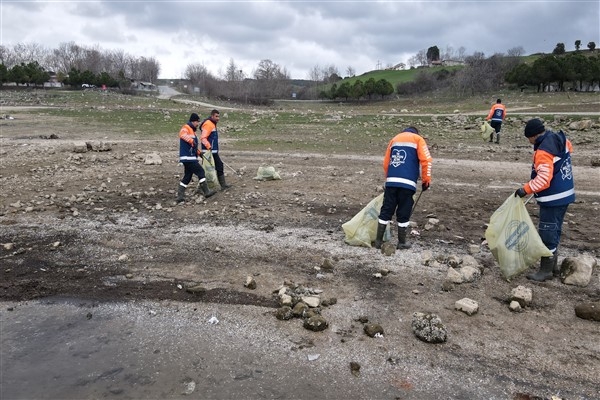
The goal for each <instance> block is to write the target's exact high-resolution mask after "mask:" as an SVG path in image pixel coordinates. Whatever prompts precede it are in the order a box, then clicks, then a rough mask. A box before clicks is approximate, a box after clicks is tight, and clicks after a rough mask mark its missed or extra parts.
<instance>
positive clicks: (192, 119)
mask: <svg viewBox="0 0 600 400" xmlns="http://www.w3.org/2000/svg"><path fill="white" fill-rule="evenodd" d="M194 121H200V117H199V116H198V114H196V113H192V115H190V122H194Z"/></svg>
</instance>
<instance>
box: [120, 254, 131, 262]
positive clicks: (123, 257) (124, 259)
mask: <svg viewBox="0 0 600 400" xmlns="http://www.w3.org/2000/svg"><path fill="white" fill-rule="evenodd" d="M119 261H120V262H127V261H129V256H128V255H127V254H121V255H120V256H119Z"/></svg>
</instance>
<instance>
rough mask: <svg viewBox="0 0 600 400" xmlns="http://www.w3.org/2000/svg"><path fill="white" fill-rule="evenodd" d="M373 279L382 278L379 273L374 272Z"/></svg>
mask: <svg viewBox="0 0 600 400" xmlns="http://www.w3.org/2000/svg"><path fill="white" fill-rule="evenodd" d="M373 278H375V279H381V278H383V275H381V272H375V273H374V274H373Z"/></svg>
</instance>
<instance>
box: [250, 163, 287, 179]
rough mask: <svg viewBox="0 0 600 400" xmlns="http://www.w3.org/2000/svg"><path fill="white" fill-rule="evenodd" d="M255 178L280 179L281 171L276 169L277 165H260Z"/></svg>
mask: <svg viewBox="0 0 600 400" xmlns="http://www.w3.org/2000/svg"><path fill="white" fill-rule="evenodd" d="M253 179H254V180H257V181H273V180H280V179H281V176H279V172H277V171H276V170H275V167H273V166H270V165H269V166H265V167H258V171H256V176H255V177H254V178H253Z"/></svg>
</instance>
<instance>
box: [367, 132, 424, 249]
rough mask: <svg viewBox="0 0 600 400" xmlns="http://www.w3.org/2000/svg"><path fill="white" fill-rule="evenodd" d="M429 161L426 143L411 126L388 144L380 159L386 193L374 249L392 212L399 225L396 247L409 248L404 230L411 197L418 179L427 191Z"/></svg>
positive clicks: (411, 204) (408, 214)
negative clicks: (381, 159) (383, 155)
mask: <svg viewBox="0 0 600 400" xmlns="http://www.w3.org/2000/svg"><path fill="white" fill-rule="evenodd" d="M432 162H433V160H432V158H431V154H430V153H429V148H428V147H427V143H425V139H423V138H422V137H421V136H419V131H418V130H417V128H415V127H414V126H410V127H408V128H406V129H404V130H403V131H402V132H400V133H399V134H398V135H396V136H395V137H394V138H393V139H392V140H391V141H390V142H389V144H388V147H387V150H386V152H385V157H384V158H383V171H384V172H385V191H384V194H383V205H382V206H381V211H380V213H379V219H378V223H377V237H376V239H375V242H374V243H373V246H374V247H375V248H378V249H379V248H381V245H382V244H383V235H384V233H385V229H386V228H387V225H388V224H389V223H390V222H391V220H392V216H393V215H394V212H395V213H396V221H397V223H398V244H397V246H396V248H397V249H408V248H410V244H409V243H407V242H406V230H407V228H408V225H409V218H410V215H411V213H412V207H413V204H414V200H413V195H414V194H415V192H416V191H417V180H418V179H419V176H421V182H422V184H421V189H422V190H423V191H425V190H427V189H429V185H430V184H431V164H432Z"/></svg>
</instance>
